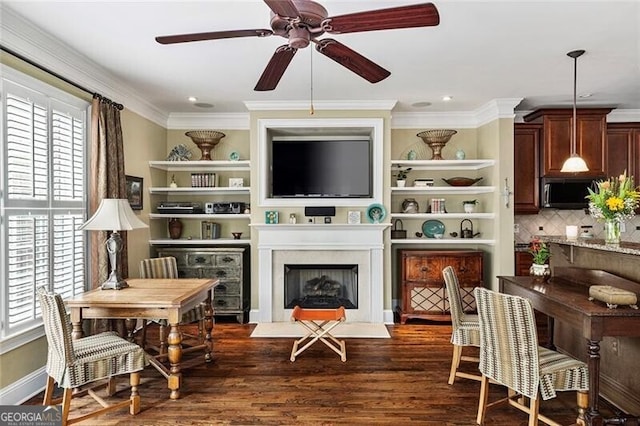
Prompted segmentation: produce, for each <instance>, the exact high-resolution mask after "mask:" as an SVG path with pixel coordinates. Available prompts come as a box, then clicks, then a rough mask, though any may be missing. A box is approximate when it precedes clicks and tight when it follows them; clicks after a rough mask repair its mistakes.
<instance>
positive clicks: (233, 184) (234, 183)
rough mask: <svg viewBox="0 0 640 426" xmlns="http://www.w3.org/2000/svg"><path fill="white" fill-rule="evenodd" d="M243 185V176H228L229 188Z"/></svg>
mask: <svg viewBox="0 0 640 426" xmlns="http://www.w3.org/2000/svg"><path fill="white" fill-rule="evenodd" d="M243 186H244V178H229V187H230V188H242V187H243Z"/></svg>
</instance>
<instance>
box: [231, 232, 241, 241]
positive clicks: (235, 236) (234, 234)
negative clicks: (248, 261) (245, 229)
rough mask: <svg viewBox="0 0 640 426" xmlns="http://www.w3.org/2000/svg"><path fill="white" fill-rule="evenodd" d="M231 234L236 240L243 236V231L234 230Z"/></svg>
mask: <svg viewBox="0 0 640 426" xmlns="http://www.w3.org/2000/svg"><path fill="white" fill-rule="evenodd" d="M231 235H233V239H234V240H239V239H240V237H242V232H232V233H231Z"/></svg>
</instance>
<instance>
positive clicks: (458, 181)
mask: <svg viewBox="0 0 640 426" xmlns="http://www.w3.org/2000/svg"><path fill="white" fill-rule="evenodd" d="M442 180H443V181H445V182H447V183H448V184H449V185H451V186H471V185H473V184H474V183H477V182H480V181H481V180H482V178H481V177H479V178H475V179H473V178H468V177H452V178H449V179H445V178H442Z"/></svg>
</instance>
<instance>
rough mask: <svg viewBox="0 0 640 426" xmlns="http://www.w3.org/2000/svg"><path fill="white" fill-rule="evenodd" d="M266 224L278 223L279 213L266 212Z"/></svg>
mask: <svg viewBox="0 0 640 426" xmlns="http://www.w3.org/2000/svg"><path fill="white" fill-rule="evenodd" d="M264 223H268V224H276V223H278V212H277V211H273V210H268V211H266V212H264Z"/></svg>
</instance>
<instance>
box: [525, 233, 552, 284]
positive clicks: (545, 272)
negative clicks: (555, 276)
mask: <svg viewBox="0 0 640 426" xmlns="http://www.w3.org/2000/svg"><path fill="white" fill-rule="evenodd" d="M529 253H531V255H532V256H533V264H532V265H531V269H529V274H530V275H533V276H537V277H542V278H545V279H548V278H549V277H550V276H551V271H549V265H548V264H547V260H549V257H550V256H551V253H550V252H549V246H548V245H547V243H545V242H544V241H541V240H540V238H537V237H536V238H534V239H533V240H531V242H530V243H529Z"/></svg>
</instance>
